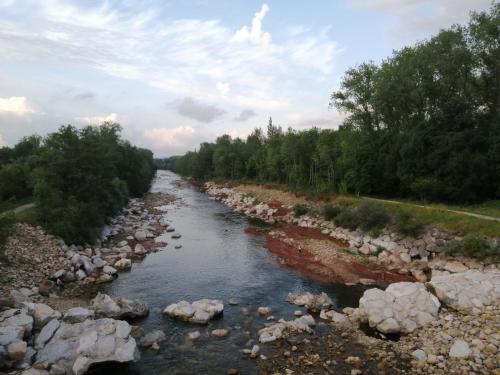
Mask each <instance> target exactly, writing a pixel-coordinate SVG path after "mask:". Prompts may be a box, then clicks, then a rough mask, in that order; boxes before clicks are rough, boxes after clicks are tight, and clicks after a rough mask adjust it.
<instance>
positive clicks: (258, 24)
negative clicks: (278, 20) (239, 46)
mask: <svg viewBox="0 0 500 375" xmlns="http://www.w3.org/2000/svg"><path fill="white" fill-rule="evenodd" d="M267 12H269V6H268V5H267V4H263V5H262V8H260V11H258V12H257V13H255V16H254V17H253V19H252V26H251V27H250V29H249V28H248V27H247V26H243V27H242V28H241V29H239V30H238V31H237V32H236V33H235V34H234V36H233V38H232V39H231V40H232V41H234V42H251V43H254V44H260V45H262V46H267V45H269V44H271V34H269V33H267V32H265V31H262V21H263V20H264V17H265V16H266V14H267Z"/></svg>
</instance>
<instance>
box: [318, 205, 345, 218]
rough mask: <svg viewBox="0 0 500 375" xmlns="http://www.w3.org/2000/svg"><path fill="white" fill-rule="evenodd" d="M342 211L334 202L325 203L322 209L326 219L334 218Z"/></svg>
mask: <svg viewBox="0 0 500 375" xmlns="http://www.w3.org/2000/svg"><path fill="white" fill-rule="evenodd" d="M341 212H342V209H341V208H340V207H338V206H334V205H333V204H329V203H328V204H325V205H324V206H323V209H322V214H323V217H324V218H325V220H333V219H335V218H336V217H337V215H338V214H340V213H341Z"/></svg>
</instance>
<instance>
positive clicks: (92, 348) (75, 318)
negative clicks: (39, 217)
mask: <svg viewBox="0 0 500 375" xmlns="http://www.w3.org/2000/svg"><path fill="white" fill-rule="evenodd" d="M174 200H175V198H174V197H173V196H170V195H168V194H161V193H150V194H148V195H147V196H145V197H144V198H143V199H132V200H131V201H130V203H129V205H128V206H127V207H126V208H125V209H124V210H123V212H122V214H120V215H119V216H117V217H115V218H113V219H111V221H110V224H109V225H108V226H107V227H106V228H105V229H104V231H103V235H102V238H101V239H100V241H97V243H98V245H97V246H74V245H71V246H68V245H66V244H65V243H64V241H63V240H61V239H58V238H55V237H54V236H51V235H47V234H46V233H45V232H44V231H43V230H42V229H41V228H33V227H31V226H29V225H27V224H18V225H17V227H16V228H15V232H14V234H13V235H12V236H11V237H10V238H9V241H8V243H7V246H6V252H5V253H6V259H5V260H4V261H3V263H2V264H1V265H0V266H1V271H2V272H1V275H2V280H1V282H0V291H1V295H0V296H1V298H0V301H1V304H0V370H2V369H3V370H5V369H7V370H9V371H11V372H12V371H13V373H22V374H25V375H43V374H51V375H52V374H54V375H55V374H77V375H79V374H83V373H85V372H86V371H87V370H88V369H89V367H90V366H91V365H92V364H95V363H102V362H131V361H136V360H138V359H139V358H140V354H139V351H138V346H137V343H136V340H135V338H140V339H139V346H144V347H151V346H153V345H155V346H158V342H160V341H161V336H159V337H157V338H156V339H155V340H153V341H152V342H151V340H152V338H151V337H146V336H147V335H146V336H145V337H146V340H145V339H144V337H142V336H141V335H140V333H141V332H140V331H134V330H133V329H134V327H133V326H131V325H130V324H129V323H127V321H133V320H134V319H137V318H140V317H143V316H146V315H148V313H149V309H148V307H147V306H146V305H145V304H144V303H143V302H141V301H138V300H129V299H126V298H117V299H114V300H113V299H112V298H111V297H109V296H107V295H103V294H99V293H98V294H97V296H95V294H96V290H97V286H98V285H99V284H102V283H107V282H112V281H113V280H115V279H116V278H117V277H118V275H119V273H120V272H125V271H128V270H130V268H131V267H132V265H133V263H134V262H136V261H140V260H141V259H143V258H144V257H145V256H146V255H147V254H148V253H151V252H155V251H158V250H161V249H162V248H164V247H165V246H166V245H167V243H166V242H165V239H164V237H159V236H160V235H161V234H164V233H169V234H171V235H172V238H178V237H180V236H179V235H177V234H176V233H173V232H174V228H173V227H171V226H170V223H168V222H167V221H166V219H165V218H164V213H165V212H166V205H167V204H170V203H172V202H173V201H174ZM94 296H95V297H94ZM150 336H151V335H150ZM148 343H149V344H148Z"/></svg>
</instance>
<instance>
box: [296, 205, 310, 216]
mask: <svg viewBox="0 0 500 375" xmlns="http://www.w3.org/2000/svg"><path fill="white" fill-rule="evenodd" d="M308 212H309V207H307V206H305V205H303V204H296V205H295V206H293V215H294V216H295V217H300V216H302V215H305V214H307V213H308Z"/></svg>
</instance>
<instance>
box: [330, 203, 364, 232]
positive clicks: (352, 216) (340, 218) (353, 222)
mask: <svg viewBox="0 0 500 375" xmlns="http://www.w3.org/2000/svg"><path fill="white" fill-rule="evenodd" d="M333 222H334V223H335V225H336V226H338V227H342V228H347V229H349V230H356V229H357V228H358V227H359V226H360V225H361V219H360V217H359V215H358V211H357V210H356V209H354V208H351V207H346V208H345V209H344V210H342V212H341V213H340V214H338V215H337V216H336V217H335V219H334V220H333Z"/></svg>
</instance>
